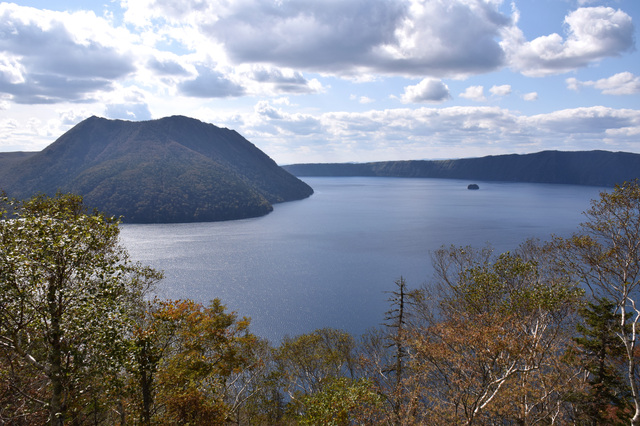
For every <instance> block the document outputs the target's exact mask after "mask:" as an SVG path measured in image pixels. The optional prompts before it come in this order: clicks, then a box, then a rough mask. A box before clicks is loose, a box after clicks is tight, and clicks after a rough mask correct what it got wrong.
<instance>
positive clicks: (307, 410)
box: [296, 377, 384, 426]
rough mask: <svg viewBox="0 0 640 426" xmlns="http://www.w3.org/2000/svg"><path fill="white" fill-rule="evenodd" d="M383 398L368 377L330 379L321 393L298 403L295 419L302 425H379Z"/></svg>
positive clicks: (308, 396)
mask: <svg viewBox="0 0 640 426" xmlns="http://www.w3.org/2000/svg"><path fill="white" fill-rule="evenodd" d="M383 402H384V400H383V398H382V396H381V395H379V394H378V393H377V392H376V390H375V388H374V386H373V383H372V382H371V381H370V380H368V379H358V380H354V379H349V378H347V377H338V378H333V379H329V380H328V383H325V385H324V386H323V389H322V390H321V391H319V392H316V393H313V394H309V395H304V396H303V397H302V398H301V400H300V401H299V403H298V404H297V407H296V408H297V409H296V412H297V413H299V414H298V415H297V416H296V418H297V420H298V421H299V422H300V423H302V424H310V425H320V424H321V425H335V426H342V425H351V424H376V423H378V421H379V420H380V409H381V407H382V405H383Z"/></svg>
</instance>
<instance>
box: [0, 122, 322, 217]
mask: <svg viewBox="0 0 640 426" xmlns="http://www.w3.org/2000/svg"><path fill="white" fill-rule="evenodd" d="M20 154H21V155H20ZM0 188H2V189H4V190H5V191H6V192H7V194H8V195H10V196H13V197H16V198H25V197H29V196H31V195H33V194H35V193H46V194H49V195H51V194H54V193H55V192H57V191H62V192H73V193H76V194H81V195H83V196H84V198H85V202H86V203H87V204H88V205H90V206H92V207H95V208H97V209H99V210H101V211H104V212H106V213H108V214H111V215H116V216H122V217H123V221H124V222H132V223H162V222H194V221H218V220H229V219H240V218H246V217H255V216H260V215H264V214H267V213H268V212H270V211H271V210H272V209H273V207H272V203H279V202H283V201H290V200H298V199H302V198H305V197H308V196H310V195H311V194H312V193H313V190H312V189H311V187H309V186H308V185H307V184H305V183H304V182H302V181H301V180H299V179H297V178H296V177H294V176H292V175H291V174H290V173H288V172H286V171H285V170H284V169H282V168H281V167H279V166H278V165H277V164H276V163H275V162H274V161H273V160H272V159H271V158H269V157H268V156H267V155H266V154H264V153H263V152H262V151H260V150H259V149H258V148H257V147H256V146H254V145H253V144H252V143H250V142H249V141H247V140H246V139H245V138H244V137H242V136H241V135H240V134H238V133H237V132H235V131H233V130H229V129H222V128H219V127H216V126H214V125H212V124H206V123H203V122H201V121H198V120H195V119H192V118H187V117H182V116H173V117H167V118H162V119H159V120H152V121H140V122H132V121H123V120H107V119H104V118H98V117H91V118H88V119H86V120H84V121H82V122H81V123H79V124H77V125H76V126H75V127H73V128H72V129H71V130H69V131H68V132H67V133H65V134H64V135H62V136H61V137H60V138H58V139H57V140H56V141H55V142H54V143H52V144H51V145H49V146H48V147H46V148H45V149H44V150H42V151H41V152H38V153H5V154H3V156H0Z"/></svg>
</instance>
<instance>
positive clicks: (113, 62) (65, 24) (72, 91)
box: [0, 3, 135, 104]
mask: <svg viewBox="0 0 640 426" xmlns="http://www.w3.org/2000/svg"><path fill="white" fill-rule="evenodd" d="M0 34H3V36H2V37H0V52H2V54H3V57H2V59H1V60H0V71H1V72H0V92H4V93H8V94H10V95H12V96H13V100H14V102H17V103H27V104H31V103H59V102H64V101H67V100H71V101H86V100H89V99H91V96H92V94H93V93H95V92H96V91H100V90H107V89H109V88H110V87H111V81H112V80H114V79H119V78H124V77H126V76H127V75H129V74H131V73H132V72H133V71H134V70H135V66H134V57H133V55H132V54H131V53H130V52H128V51H126V50H125V51H121V49H120V48H119V47H118V46H117V42H116V40H120V37H121V36H122V32H119V31H116V30H111V29H110V26H109V25H108V23H106V22H105V21H104V19H102V18H98V17H96V16H95V15H94V14H93V13H92V12H77V13H74V14H69V13H60V12H50V11H41V10H38V9H34V8H28V7H20V6H17V5H15V4H11V3H0ZM98 34H99V36H98Z"/></svg>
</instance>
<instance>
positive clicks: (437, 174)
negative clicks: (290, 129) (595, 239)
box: [284, 151, 640, 186]
mask: <svg viewBox="0 0 640 426" xmlns="http://www.w3.org/2000/svg"><path fill="white" fill-rule="evenodd" d="M284 168H285V169H286V170H288V171H289V172H291V173H292V174H294V175H296V176H388V177H424V178H443V179H473V180H479V181H504V182H536V183H558V184H570V185H593V186H614V185H615V184H619V183H622V182H625V181H631V180H633V179H636V178H639V177H640V155H639V154H632V153H626V152H609V151H579V152H565V151H543V152H538V153H535V154H524V155H518V154H511V155H496V156H487V157H482V158H465V159H459V160H432V161H428V160H416V161H384V162H373V163H360V164H356V163H333V164H331V163H326V164H321V163H316V164H293V165H288V166H284Z"/></svg>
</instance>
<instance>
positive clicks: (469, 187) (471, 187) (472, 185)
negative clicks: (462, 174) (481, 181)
mask: <svg viewBox="0 0 640 426" xmlns="http://www.w3.org/2000/svg"><path fill="white" fill-rule="evenodd" d="M467 189H480V187H479V186H478V184H476V183H470V184H469V186H467Z"/></svg>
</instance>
